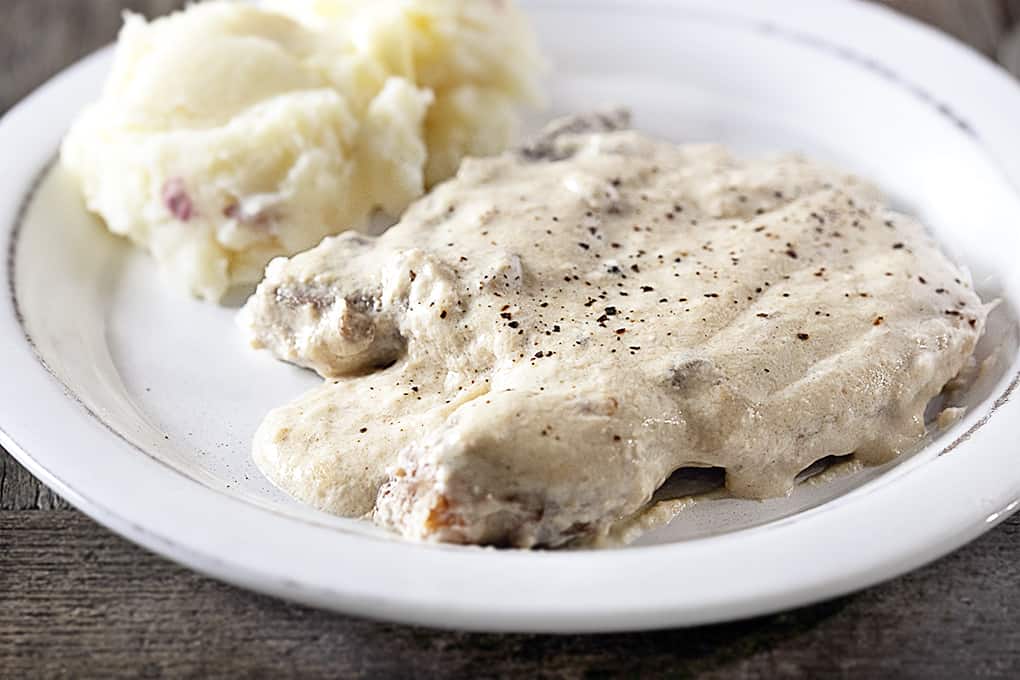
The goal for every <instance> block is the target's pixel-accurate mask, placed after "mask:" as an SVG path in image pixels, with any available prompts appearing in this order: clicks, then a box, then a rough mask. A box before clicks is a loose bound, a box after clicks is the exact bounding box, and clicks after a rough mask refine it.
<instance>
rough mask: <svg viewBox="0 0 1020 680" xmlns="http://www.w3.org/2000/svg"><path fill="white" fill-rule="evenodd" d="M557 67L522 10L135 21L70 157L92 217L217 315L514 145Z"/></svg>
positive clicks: (234, 13)
mask: <svg viewBox="0 0 1020 680" xmlns="http://www.w3.org/2000/svg"><path fill="white" fill-rule="evenodd" d="M540 72H541V62H540V59H539V57H538V54H537V49H536V47H535V44H534V39H533V37H532V36H531V33H530V31H529V29H528V27H527V26H526V24H525V22H524V20H523V18H522V17H521V15H520V14H519V13H518V12H517V11H516V10H514V9H513V8H512V7H511V6H510V4H509V3H506V2H488V1H487V0H486V1H479V2H467V1H459V2H458V1H455V0H446V1H440V0H424V1H421V2H411V1H410V0H407V1H397V0H392V1H391V0H386V1H383V2H374V1H372V0H360V1H358V2H354V1H353V0H346V1H339V0H337V1H335V2H325V3H324V2H300V1H298V2H293V1H288V2H282V1H275V0H272V1H267V2H264V3H262V5H261V6H252V5H248V4H240V3H231V2H207V3H203V4H199V5H194V6H191V7H190V8H188V9H187V10H186V11H183V12H179V13H176V14H173V15H171V16H169V17H166V18H163V19H159V20H156V21H153V22H151V23H148V22H146V21H145V20H144V19H142V18H141V17H138V16H135V15H130V14H129V15H127V17H126V22H125V26H124V29H123V31H122V32H121V36H120V40H119V43H118V46H117V53H116V57H115V61H114V67H113V71H112V73H111V75H110V78H109V80H108V82H107V83H106V87H105V89H104V92H103V96H102V98H101V99H100V101H99V102H98V103H96V104H95V105H93V106H92V107H91V108H89V109H88V110H87V111H85V112H84V113H83V114H82V115H81V117H80V118H79V119H78V121H77V122H76V123H75V125H74V126H73V128H72V130H71V132H70V133H69V134H68V137H67V139H66V140H65V142H64V146H63V150H62V160H63V163H64V165H65V167H66V168H67V169H68V170H69V171H70V172H71V173H72V174H73V175H74V176H75V177H76V178H77V179H78V180H79V182H80V183H81V186H82V190H83V194H84V197H85V200H86V203H87V206H88V208H89V209H90V210H91V211H93V212H95V213H96V214H98V215H99V216H100V217H102V218H103V219H104V220H105V222H106V224H107V226H108V227H109V229H110V230H111V231H113V232H114V233H117V234H122V235H125V236H127V237H129V238H130V239H131V240H132V241H134V242H135V243H137V244H138V245H140V246H142V247H145V248H147V249H148V250H150V251H151V252H152V254H153V255H154V256H155V259H156V260H157V261H158V263H159V264H160V266H161V268H162V269H163V271H164V272H165V273H166V275H167V277H168V278H169V279H170V280H172V281H173V282H174V283H176V284H178V285H181V286H183V287H185V288H187V289H188V290H190V291H191V292H192V293H194V294H196V295H198V296H200V297H202V298H205V299H209V300H218V299H220V298H221V297H222V295H223V294H224V293H225V292H226V291H227V290H228V289H229V288H230V287H231V286H232V285H234V284H250V283H252V282H255V281H258V280H259V279H260V278H261V274H262V270H263V268H264V266H265V265H266V263H267V262H268V261H269V260H270V259H271V258H272V257H275V256H277V255H288V254H292V253H295V252H298V251H300V250H304V249H306V248H309V247H311V246H313V245H315V244H316V243H318V242H319V241H320V240H321V239H322V238H323V237H324V236H326V235H329V234H335V233H338V232H341V231H344V230H346V229H352V228H359V227H361V226H363V225H364V224H365V223H366V221H367V219H368V218H369V216H370V215H371V214H372V213H373V212H374V211H376V210H382V211H384V212H386V213H388V214H390V215H392V216H398V215H399V214H400V213H401V212H402V211H403V209H404V208H405V207H406V206H407V205H408V204H409V203H410V202H411V201H413V200H414V199H415V198H417V197H418V196H420V195H421V194H422V193H423V192H424V191H425V189H426V187H427V186H428V185H430V184H432V183H435V182H438V181H441V180H443V179H445V178H447V177H448V176H450V175H451V174H452V173H453V172H454V171H455V170H456V167H457V165H458V164H459V162H460V159H461V158H462V157H463V156H464V155H466V154H472V155H478V154H489V153H494V152H497V151H500V150H501V149H502V148H504V147H505V146H506V144H507V143H508V142H509V141H510V138H511V137H512V134H513V129H514V123H515V120H516V117H515V112H514V108H515V105H516V104H517V103H518V102H522V101H529V100H532V101H533V100H534V99H535V93H536V83H535V81H536V79H537V77H538V75H539V74H540Z"/></svg>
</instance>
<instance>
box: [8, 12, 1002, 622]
mask: <svg viewBox="0 0 1020 680" xmlns="http://www.w3.org/2000/svg"><path fill="white" fill-rule="evenodd" d="M526 4H527V6H528V8H529V10H530V12H531V14H532V16H533V17H534V20H535V22H536V24H537V25H538V28H539V30H540V33H541V37H542V40H543V42H544V44H545V47H546V49H547V51H548V52H549V54H550V55H551V56H552V59H553V61H554V64H555V69H554V77H553V79H552V82H551V83H550V88H551V92H552V109H553V111H549V112H547V113H546V114H545V115H546V116H548V115H552V114H553V113H560V112H570V111H578V110H586V109H590V108H592V107H595V106H601V105H605V104H608V103H625V104H629V105H631V106H632V107H633V108H634V109H635V111H636V114H637V121H638V123H639V125H640V126H641V127H644V128H647V129H649V130H651V131H653V132H656V133H659V134H662V135H664V136H667V137H670V138H673V139H676V140H678V141H680V140H683V141H689V140H721V141H724V142H727V143H730V144H732V145H734V146H736V147H738V148H739V149H742V150H745V151H748V152H755V153H757V152H763V151H772V150H788V149H797V150H802V151H804V152H807V153H809V154H811V155H814V156H816V157H823V158H827V159H831V160H834V161H836V162H838V163H840V164H842V165H844V166H846V167H848V168H851V169H854V170H857V171H859V172H860V173H862V174H865V175H867V176H869V177H872V178H873V179H875V180H876V181H877V182H878V183H879V184H880V185H882V186H883V187H885V189H886V190H887V191H888V192H889V193H890V194H891V195H892V196H894V197H895V199H896V200H897V201H898V202H899V203H901V204H902V205H903V206H904V207H905V208H906V209H908V210H910V211H911V212H913V213H915V214H917V215H919V216H920V217H921V218H922V219H923V220H925V221H926V222H927V223H928V224H929V225H931V227H932V229H933V230H934V231H935V232H936V233H937V234H938V237H939V238H940V239H941V240H942V241H943V242H944V243H945V244H946V246H947V248H948V249H949V250H950V251H951V252H952V253H954V254H955V255H956V256H958V257H959V258H960V260H962V261H963V262H964V263H966V264H967V265H968V266H969V267H970V268H971V269H972V271H973V272H974V274H975V278H976V280H977V282H978V285H979V288H980V290H981V292H982V293H983V294H984V295H985V296H987V297H989V298H991V297H1000V298H1001V299H1002V300H1003V302H1002V304H1001V305H1000V306H999V308H998V309H997V310H996V312H995V313H994V315H993V319H992V321H991V323H990V326H989V331H988V337H987V338H986V340H985V342H984V344H983V345H982V349H981V352H982V353H983V354H986V355H987V354H988V353H989V352H991V351H992V349H996V348H997V355H996V356H997V360H995V361H993V362H992V363H991V365H990V368H989V370H988V371H986V373H985V375H984V376H983V378H982V379H981V380H980V381H979V382H978V384H977V385H976V386H975V387H974V388H973V389H972V390H971V391H970V393H969V395H968V401H967V403H968V406H969V412H968V414H967V416H966V417H965V418H964V419H963V420H962V421H961V422H959V423H957V424H956V425H955V426H953V427H952V428H950V429H949V430H948V431H946V432H942V433H940V434H937V435H933V436H932V438H931V440H930V441H929V442H928V444H927V445H926V446H925V447H924V448H923V449H922V450H920V451H919V452H917V453H916V454H914V455H912V456H907V457H905V458H903V459H901V460H899V461H897V462H896V463H894V464H891V465H889V466H886V467H884V468H878V469H872V470H867V471H865V472H863V473H861V474H858V475H855V476H852V477H847V478H844V479H841V480H839V481H837V482H836V483H833V484H829V485H807V486H805V487H802V488H801V489H799V490H798V491H797V492H796V493H795V494H794V495H793V496H792V497H791V498H789V499H780V500H775V501H768V502H764V503H755V502H750V501H736V500H728V501H713V502H706V503H703V504H701V505H700V506H698V507H696V508H695V510H694V511H693V512H691V513H688V514H685V515H682V516H681V519H680V520H678V521H676V522H674V523H673V525H672V526H670V527H668V528H666V529H663V530H661V531H658V532H656V533H654V534H652V535H649V536H648V537H646V538H645V539H644V540H642V542H641V544H640V545H638V546H635V547H630V548H626V549H621V550H612V551H603V552H597V551H575V552H559V553H550V552H532V553H525V552H509V551H496V550H486V549H476V548H464V547H450V546H440V547H437V546H422V545H414V544H410V543H404V542H399V541H394V540H390V539H389V538H388V537H386V536H385V535H383V534H382V533H381V532H379V531H378V530H376V529H374V528H372V527H370V526H368V525H366V524H363V523H358V522H353V521H347V520H342V519H337V518H334V517H329V516H325V515H322V514H319V513H316V512H314V511H311V510H309V509H307V508H304V507H301V506H299V505H298V504H296V503H294V502H292V501H290V500H289V499H288V498H286V497H284V496H283V495H282V494H280V493H279V492H276V491H275V490H273V489H272V488H271V487H270V485H269V484H268V483H266V482H265V481H264V480H263V478H262V477H261V475H259V473H258V472H257V470H255V469H254V467H253V466H252V464H251V462H250V461H249V458H248V444H249V438H250V436H251V434H252V431H253V429H254V428H255V426H256V424H257V422H258V421H259V418H260V417H261V416H262V414H263V413H264V412H265V411H266V410H267V409H269V408H270V407H271V406H274V405H277V404H281V403H283V402H285V401H287V400H289V399H290V398H292V397H293V396H295V395H297V394H299V393H300V392H301V391H303V390H304V389H306V388H307V387H309V386H311V385H313V384H315V383H316V378H314V377H313V376H312V375H310V374H308V373H306V372H302V371H299V370H297V369H295V368H292V367H289V366H286V365H284V364H281V363H277V362H274V361H273V360H271V359H270V358H269V357H268V356H267V355H265V354H257V353H254V352H251V351H249V350H248V349H247V348H245V347H244V346H243V344H242V342H241V340H240V339H239V337H238V333H237V332H236V331H235V328H234V326H233V321H232V316H233V310H231V309H223V308H217V307H213V306H209V305H205V304H201V303H199V302H196V301H193V300H190V299H186V298H184V297H182V296H180V295H179V294H177V293H176V292H174V291H173V290H172V289H169V288H167V287H165V286H163V285H162V283H161V282H160V281H159V279H158V277H157V276H156V275H155V274H154V272H153V267H152V263H151V261H150V260H149V259H148V258H147V257H146V256H144V255H142V254H140V253H138V252H136V251H134V250H132V249H131V248H129V247H128V246H127V245H125V244H124V243H123V242H121V241H119V240H117V239H115V238H113V237H111V236H109V235H108V234H106V233H105V232H104V231H103V230H102V228H101V227H100V226H99V225H97V224H96V223H95V222H94V221H93V220H91V219H90V218H89V217H88V216H87V215H86V214H85V212H84V210H83V208H82V206H81V204H80V201H79V199H78V198H77V195H76V193H75V190H74V187H72V186H70V184H69V182H68V181H67V178H66V177H64V176H63V175H62V174H61V173H60V172H59V170H55V171H52V172H49V173H46V172H45V168H47V166H48V164H49V163H50V162H51V161H52V159H53V158H54V153H55V151H56V149H57V146H58V143H59V141H60V139H61V136H62V135H63V134H64V132H65V130H66V129H67V127H68V125H69V123H70V121H71V119H72V118H73V116H74V115H75V113H76V112H77V111H78V110H79V109H80V108H81V107H82V106H83V105H84V104H85V103H86V102H88V101H89V100H91V99H93V98H94V97H95V96H96V95H97V93H98V92H99V88H100V83H101V82H102V80H103V76H104V74H105V73H106V70H107V68H108V66H109V63H110V56H111V55H110V52H109V50H106V51H103V52H101V53H99V54H97V55H95V56H93V57H91V58H89V59H86V60H85V61H84V62H82V63H80V64H79V65H77V66H75V67H73V68H71V69H69V70H68V71H67V72H65V73H64V74H62V75H61V76H59V77H57V78H56V79H55V80H54V81H53V82H51V83H50V84H48V85H46V86H45V87H43V88H42V89H41V90H40V91H39V92H37V93H36V94H34V95H33V96H32V97H30V98H29V99H28V100H27V101H26V102H24V103H23V104H22V105H20V106H19V107H18V108H16V109H15V110H13V111H12V112H11V113H10V114H9V115H8V116H7V118H6V119H5V120H4V121H3V123H2V124H0V149H3V155H4V173H3V175H2V179H0V234H2V238H3V248H4V252H7V253H9V255H8V257H7V258H6V262H5V264H3V265H0V267H2V269H3V274H4V279H5V280H7V281H9V284H10V292H11V295H10V296H5V299H4V300H3V302H2V303H0V305H2V306H0V340H2V343H3V348H4V363H5V373H6V379H5V380H4V381H3V383H2V384H0V414H2V415H0V417H2V421H3V436H2V438H0V441H2V443H3V445H4V446H5V447H7V448H8V449H9V450H10V451H11V452H12V453H13V454H14V455H15V456H16V457H17V458H18V459H19V460H20V461H21V462H22V463H24V464H25V465H26V466H27V467H28V468H29V469H30V470H31V471H32V472H33V473H35V474H36V475H38V476H39V477H41V478H42V479H43V480H44V481H45V482H46V483H48V484H50V485H51V486H53V487H54V488H55V489H56V490H57V491H58V492H60V493H61V494H63V495H64V496H65V497H67V498H68V499H69V500H70V501H71V502H73V503H74V504H75V505H76V506H78V507H79V508H81V509H82V510H84V511H85V512H87V513H88V514H90V515H91V516H92V517H94V518H96V519H97V520H98V521H100V522H102V523H103V524H105V525H106V526H108V527H110V528H111V529H113V530H114V531H117V532H119V533H121V534H123V535H124V536H127V537H128V538H130V539H132V540H134V541H136V542H138V543H141V544H142V545H145V546H147V547H148V548H150V549H152V550H155V551H156V552H159V553H161V554H163V555H165V556H167V557H170V558H172V559H174V560H177V561H179V562H182V563H184V564H187V565H189V566H191V567H193V568H195V569H197V570H199V571H202V572H204V573H207V574H210V575H213V576H216V577H218V578H221V579H224V580H226V581H230V582H232V583H236V584H239V585H242V586H245V587H249V588H253V589H256V590H259V591H263V592H267V593H272V594H275V595H279V596H282V597H286V598H289V599H292V600H297V601H300V602H304V603H308V604H311V605H316V606H320V607H328V608H332V609H337V610H341V611H345V612H351V613H356V614H362V615H367V616H373V617H379V618H385V619H392V620H398V621H404V622H414V623H422V624H429V625H435V626H446V627H458V628H473V629H488V630H527V631H595V630H624V629H638V628H652V627H662V626H672V625H682V624H695V623H705V622H711V621H720V620H724V619H730V618H735V617H742V616H748V615H752V614H760V613H764V612H768V611H773V610H776V609H779V608H785V607H792V606H795V605H799V604H803V603H806V602H810V601H812V600H817V599H820V598H825V597H831V596H835V595H838V594H841V593H846V592H848V591H851V590H854V589H857V588H861V587H864V586H867V585H869V584H872V583H875V582H877V581H880V580H882V579H886V578H890V577H892V576H894V575H896V574H899V573H902V572H904V571H906V570H908V569H911V568H914V567H916V566H918V565H920V564H922V563H924V562H927V561H929V560H931V559H933V558H935V557H937V556H939V555H942V554H944V553H946V552H947V551H949V550H952V549H953V548H955V547H957V546H959V545H961V544H963V543H964V542H966V541H968V540H970V539H971V538H973V537H975V536H977V535H978V534H980V533H981V532H983V531H985V530H987V529H988V528H990V527H991V526H993V525H994V524H995V523H996V522H998V521H1000V520H1002V519H1003V518H1004V517H1006V516H1007V515H1008V514H1009V513H1010V512H1012V511H1013V510H1014V509H1016V507H1017V505H1018V500H1017V499H1018V498H1020V465H1018V455H1020V451H1018V448H1020V444H1018V442H1020V397H1017V396H1014V398H1013V399H1012V400H1010V394H1011V392H1012V391H1014V388H1016V386H1017V381H1018V377H1020V374H1018V370H1020V362H1018V349H1017V348H1018V332H1017V328H1018V327H1017V318H1018V310H1017V305H1018V303H1020V267H1018V266H1017V262H1018V256H1020V228H1018V226H1017V225H1018V224H1020V199H1018V194H1017V190H1016V187H1017V185H1018V183H1020V136H1018V135H1016V134H1015V132H1016V125H1017V121H1018V120H1020V89H1018V88H1017V87H1016V85H1015V84H1014V82H1013V81H1012V80H1010V79H1009V77H1008V76H1006V75H1005V74H1004V73H1002V72H1000V71H999V70H997V69H996V68H995V67H993V66H991V65H989V64H988V63H986V62H985V61H984V60H983V59H981V58H980V57H979V56H977V55H975V54H974V53H972V52H970V51H968V50H967V49H965V48H963V47H961V46H959V45H957V44H955V43H953V42H951V41H950V40H948V39H947V38H944V37H942V36H940V35H938V34H936V33H935V32H933V31H931V30H928V29H926V28H923V27H921V26H920V25H917V24H914V23H912V22H909V21H907V20H904V19H901V18H898V17H897V16H896V15H894V14H892V13H891V12H888V11H885V10H882V9H879V8H876V7H873V6H869V5H865V4H857V3H849V2H833V1H826V2H815V1H812V2H806V1H805V2H789V1H783V2H759V3H746V2H725V3H721V2H718V1H717V0H683V1H680V0H677V1H674V2H666V1H655V0H642V1H640V2H635V1H633V0H632V1H629V2H626V3H624V2H609V1H605V0H597V1H593V0H543V1H542V2H538V1H537V0H535V1H534V2H529V3H526ZM944 454H945V455H944Z"/></svg>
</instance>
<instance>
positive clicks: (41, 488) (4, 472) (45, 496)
mask: <svg viewBox="0 0 1020 680" xmlns="http://www.w3.org/2000/svg"><path fill="white" fill-rule="evenodd" d="M70 507H71V506H70V505H68V503H67V501H65V500H64V499H63V498H61V497H60V496H58V495H57V494H55V493H53V492H52V491H50V489H49V488H47V487H46V485H44V484H42V483H40V482H39V480H37V479H36V478H35V477H33V476H32V475H31V474H30V473H29V472H28V470H26V469H25V468H23V467H22V466H21V465H19V464H18V462H17V461H16V460H14V459H13V458H12V457H11V456H10V455H8V453H7V452H6V451H4V450H3V449H0V511H3V510H64V509H67V508H70Z"/></svg>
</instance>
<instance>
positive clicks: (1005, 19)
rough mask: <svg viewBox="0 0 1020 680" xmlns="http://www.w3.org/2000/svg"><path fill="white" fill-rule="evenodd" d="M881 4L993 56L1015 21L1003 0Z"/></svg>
mask: <svg viewBox="0 0 1020 680" xmlns="http://www.w3.org/2000/svg"><path fill="white" fill-rule="evenodd" d="M881 4H885V5H888V6H890V7H892V8H893V9H896V10H898V11H900V12H903V13H904V14H909V15H910V16H912V17H914V18H915V19H919V20H921V21H923V22H925V23H928V24H931V25H932V26H935V27H936V28H939V29H941V30H943V31H945V32H946V33H949V34H950V35H952V36H955V37H956V38H959V39H960V40H962V41H963V42H965V43H967V44H968V45H970V46H971V47H974V48H976V49H978V50H980V51H981V52H983V53H984V54H986V55H987V56H990V57H994V56H995V53H996V48H997V47H998V44H999V40H1000V39H1001V38H1002V36H1003V34H1004V33H1005V32H1006V30H1007V29H1008V28H1009V26H1010V25H1011V24H1012V22H1011V20H1010V16H1009V15H1008V13H1007V8H1006V6H1005V5H1004V3H1003V2H1002V1H1001V0H881Z"/></svg>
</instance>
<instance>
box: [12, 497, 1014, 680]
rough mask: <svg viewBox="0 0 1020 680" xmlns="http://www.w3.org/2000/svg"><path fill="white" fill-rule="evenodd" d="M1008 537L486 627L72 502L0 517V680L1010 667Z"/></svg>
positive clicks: (996, 670) (911, 671)
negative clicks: (794, 604) (614, 608)
mask: <svg viewBox="0 0 1020 680" xmlns="http://www.w3.org/2000/svg"><path fill="white" fill-rule="evenodd" d="M1018 538H1020V518H1017V517H1014V518H1013V519H1011V520H1009V521H1008V522H1007V523H1006V524H1004V525H1003V526H1002V527H1000V529H999V530H998V531H995V532H992V533H990V534H988V535H986V536H984V537H982V538H980V539H978V540H977V541H976V542H974V543H973V544H972V545H970V546H968V548H967V549H966V550H962V551H960V552H958V553H956V554H954V555H952V556H950V557H948V558H946V559H944V560H942V561H941V562H940V563H938V564H936V565H934V566H931V567H928V568H925V569H921V570H919V571H917V572H914V573H912V574H910V575H908V576H906V577H904V578H901V579H899V580H897V581H895V582H893V583H889V584H886V585H883V586H880V587H878V588H874V589H871V590H869V591H866V592H864V593H862V594H860V595H857V596H854V597H849V598H843V599H839V600H836V601H833V602H828V603H824V604H821V605H816V606H812V607H808V608H805V609H800V610H797V611H794V612H790V613H787V614H781V615H777V616H770V617H765V618H761V619H755V620H751V621H744V622H740V623H735V624H727V625H721V626H708V627H703V628H697V629H689V630H672V631H660V632H652V633H644V634H629V635H598V636H544V635H481V634H468V633H447V632H435V631H429V630H424V629H419V628H411V627H407V626H398V625H390V624H382V623H374V622H371V621H365V620H358V619H353V618H348V617H343V616H336V615H331V614H327V613H323V612H318V611H314V610H310V609H306V608H304V607H299V606H294V605H288V604H285V603H281V602H278V601H275V600H272V599H270V598H266V597H262V596H259V595H254V594H251V593H247V592H242V591H239V590H235V589H233V588H231V587H229V586H225V585H221V584H219V583H216V582H214V581H211V580H209V579H206V578H203V577H201V576H198V575H196V574H193V573H191V572H189V571H186V570H184V569H181V568H179V567H177V566H174V565H172V564H170V563H168V562H165V561H163V560H161V559H159V558H156V557H153V556H151V555H150V554H148V553H146V552H144V551H143V550H141V549H139V548H136V547H134V546H131V545H130V544H128V543H126V542H124V541H122V540H120V539H118V538H116V537H115V536H112V535H111V534H109V533H108V532H107V531H105V530H104V529H101V528H99V527H97V526H96V525H94V524H93V523H92V522H91V521H90V520H88V519H86V518H84V517H83V516H81V515H79V514H78V513H74V512H34V513H32V512H21V513H0V592H2V593H3V594H0V660H2V661H3V666H2V667H0V669H2V670H0V676H5V677H11V678H16V677H24V676H27V675H34V676H40V677H60V676H67V677H77V676H79V674H80V673H81V671H82V669H88V671H89V674H90V675H101V676H103V677H113V676H129V675H136V674H142V675H146V674H148V675H167V676H193V677H214V676H217V675H231V676H260V675H266V676H269V675H284V676H291V675H297V674H300V675H302V676H305V677H334V676H339V677H373V678H374V677H394V678H396V677H431V676H435V675H438V674H439V673H440V672H442V673H443V674H449V675H454V676H462V677H506V676H511V675H526V676H529V677H531V676H535V677H550V678H582V677H599V676H605V675H612V676H620V677H642V676H645V675H655V674H658V673H661V672H664V671H668V672H669V674H670V675H673V676H675V677H701V678H730V677H735V678H773V677H786V678H821V677H851V676H852V677H860V678H877V677H917V678H932V679H938V678H954V679H955V678H964V677H1017V673H1020V626H1018V625H1017V624H1018V623H1020V589H1018V588H1017V587H1016V586H1017V583H1018V581H1020V560H1017V559H1016V557H1017V551H1016V543H1017V539H1018ZM996 584H998V585H1001V586H1005V587H995V585H996ZM691 585H692V584H677V586H678V587H691Z"/></svg>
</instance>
